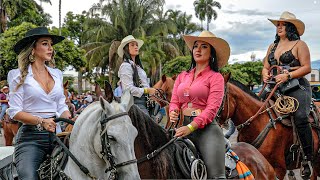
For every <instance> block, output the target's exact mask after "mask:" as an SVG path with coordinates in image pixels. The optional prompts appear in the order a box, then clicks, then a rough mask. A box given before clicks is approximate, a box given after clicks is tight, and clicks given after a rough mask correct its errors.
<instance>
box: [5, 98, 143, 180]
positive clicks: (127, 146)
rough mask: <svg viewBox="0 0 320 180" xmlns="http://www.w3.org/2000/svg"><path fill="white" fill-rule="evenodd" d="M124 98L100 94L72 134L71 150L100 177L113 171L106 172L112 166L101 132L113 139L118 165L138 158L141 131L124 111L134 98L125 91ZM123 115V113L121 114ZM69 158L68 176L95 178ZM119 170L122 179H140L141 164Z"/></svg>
mask: <svg viewBox="0 0 320 180" xmlns="http://www.w3.org/2000/svg"><path fill="white" fill-rule="evenodd" d="M122 98H123V100H122V103H121V104H119V103H117V102H115V101H113V102H112V103H108V102H107V101H106V100H105V99H104V98H102V97H100V99H99V101H97V102H94V103H92V104H90V105H89V106H88V107H87V108H86V109H85V110H84V111H83V112H82V113H81V115H80V116H79V117H78V119H77V121H76V122H75V124H74V127H73V130H72V133H71V137H70V142H69V150H70V152H71V153H72V154H73V155H74V156H75V157H76V159H77V160H78V161H79V162H80V163H81V164H82V165H83V166H85V167H86V168H87V169H88V170H89V172H90V175H91V176H93V177H95V178H96V179H108V178H109V175H110V171H108V172H105V170H106V169H108V168H109V167H110V166H111V164H110V162H109V161H108V158H107V156H103V155H102V154H101V151H102V141H101V140H102V139H101V138H102V137H103V136H101V132H103V133H106V136H108V138H109V142H110V150H111V154H112V155H113V160H114V163H115V164H119V163H122V162H126V161H129V160H135V159H136V157H135V153H134V140H135V138H136V136H137V134H138V132H137V130H136V128H135V127H134V126H133V125H132V122H131V120H130V118H129V116H128V115H125V113H123V112H127V111H128V110H129V108H130V107H131V105H132V104H133V98H132V96H131V95H130V93H129V92H125V93H124V95H123V97H122ZM119 114H120V116H117V115H119ZM121 114H123V115H121ZM113 117H114V118H113ZM105 118H109V119H110V118H111V119H110V120H109V121H107V122H106V123H105V124H104V125H103V126H101V123H100V121H101V120H103V119H105ZM102 128H103V129H102ZM103 133H102V134H103ZM105 150H106V149H105ZM0 153H1V152H0ZM68 158H69V159H68V162H67V164H66V167H65V169H64V172H65V174H66V175H67V176H69V177H70V178H71V179H79V180H86V179H92V178H91V177H89V176H87V175H86V174H85V173H83V172H82V171H81V169H80V168H79V166H78V165H77V164H76V163H75V162H74V161H73V160H72V159H71V158H70V157H68ZM0 163H1V162H0ZM116 169H117V174H118V178H119V179H128V180H131V179H140V175H139V172H138V166H137V163H134V162H133V163H131V164H128V165H124V166H120V167H116ZM9 179H11V178H9Z"/></svg>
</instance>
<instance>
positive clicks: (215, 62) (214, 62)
mask: <svg viewBox="0 0 320 180" xmlns="http://www.w3.org/2000/svg"><path fill="white" fill-rule="evenodd" d="M196 42H197V41H195V42H194V44H195V43H196ZM209 45H210V59H209V66H210V69H211V70H212V71H215V72H219V68H218V59H217V54H216V50H215V49H214V47H213V46H212V45H211V44H209ZM193 49H194V46H193V48H192V51H191V65H190V68H189V69H188V71H187V72H190V70H191V69H193V68H195V67H196V61H195V60H194V57H193Z"/></svg>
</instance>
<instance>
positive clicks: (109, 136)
mask: <svg viewBox="0 0 320 180" xmlns="http://www.w3.org/2000/svg"><path fill="white" fill-rule="evenodd" d="M108 138H109V139H110V140H111V141H117V140H116V138H114V137H113V136H111V135H108Z"/></svg>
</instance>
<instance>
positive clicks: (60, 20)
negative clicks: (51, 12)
mask: <svg viewBox="0 0 320 180" xmlns="http://www.w3.org/2000/svg"><path fill="white" fill-rule="evenodd" d="M59 36H61V0H59Z"/></svg>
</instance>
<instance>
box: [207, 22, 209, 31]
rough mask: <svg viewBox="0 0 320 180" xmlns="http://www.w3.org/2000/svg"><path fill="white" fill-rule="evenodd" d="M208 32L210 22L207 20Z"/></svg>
mask: <svg viewBox="0 0 320 180" xmlns="http://www.w3.org/2000/svg"><path fill="white" fill-rule="evenodd" d="M207 31H209V20H207Z"/></svg>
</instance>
